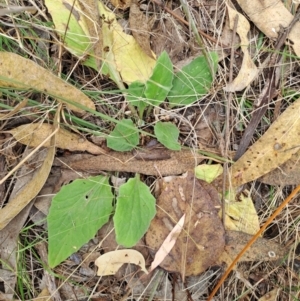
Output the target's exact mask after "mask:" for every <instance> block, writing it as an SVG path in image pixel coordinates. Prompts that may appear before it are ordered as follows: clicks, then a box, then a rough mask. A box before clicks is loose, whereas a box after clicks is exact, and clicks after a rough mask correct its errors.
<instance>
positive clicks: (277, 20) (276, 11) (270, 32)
mask: <svg viewBox="0 0 300 301" xmlns="http://www.w3.org/2000/svg"><path fill="white" fill-rule="evenodd" d="M237 2H238V4H239V5H240V7H241V8H242V10H243V11H244V12H245V13H246V14H247V16H248V17H249V18H250V19H251V21H252V22H253V23H254V24H255V25H256V26H257V27H258V28H259V29H260V30H261V31H262V32H263V33H264V34H265V35H266V36H267V37H269V38H271V39H276V38H277V36H278V32H279V30H280V25H281V26H283V27H287V26H288V25H289V24H290V23H291V21H292V20H293V17H294V16H293V15H292V14H291V13H290V12H289V11H288V9H287V8H286V7H285V6H284V4H283V2H282V1H277V0H252V1H248V0H237ZM299 32H300V22H297V23H296V24H295V25H294V27H293V28H292V30H291V32H290V33H289V35H288V38H287V39H286V41H287V42H288V41H290V44H291V47H292V48H293V49H294V51H295V53H296V55H297V56H300V39H299Z"/></svg>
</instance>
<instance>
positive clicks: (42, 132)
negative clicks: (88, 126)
mask: <svg viewBox="0 0 300 301" xmlns="http://www.w3.org/2000/svg"><path fill="white" fill-rule="evenodd" d="M8 132H9V133H11V134H12V135H13V136H14V138H15V139H16V140H17V141H18V142H20V143H22V144H25V145H28V146H32V147H37V146H38V145H39V144H41V143H42V142H43V141H44V140H45V139H46V138H47V137H49V135H50V134H51V132H52V125H51V124H47V123H42V124H40V123H30V124H25V125H21V126H19V127H17V128H14V129H11V130H10V131H8ZM49 145H50V142H49V141H47V142H46V143H45V144H44V147H49ZM55 146H56V147H59V148H62V149H68V150H70V151H86V152H89V153H91V154H94V155H99V154H103V153H106V151H105V150H104V149H102V148H101V147H99V146H97V145H95V144H93V143H91V142H90V141H88V140H86V139H84V138H83V137H81V136H79V135H78V134H75V133H72V132H69V131H67V130H64V129H62V128H60V129H59V131H58V133H56V145H55Z"/></svg>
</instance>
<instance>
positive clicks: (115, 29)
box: [99, 2, 155, 84]
mask: <svg viewBox="0 0 300 301" xmlns="http://www.w3.org/2000/svg"><path fill="white" fill-rule="evenodd" d="M99 9H100V14H101V15H104V16H105V22H103V24H102V30H103V49H104V51H103V57H104V61H105V62H106V63H107V65H109V68H110V70H111V69H112V68H113V69H114V70H115V71H118V72H119V73H120V75H121V77H122V80H123V81H124V82H126V83H127V84H130V83H132V82H134V81H139V82H145V81H146V80H148V79H149V77H150V76H151V74H152V70H153V68H154V66H155V60H154V59H153V58H151V57H149V56H148V55H147V54H146V53H145V52H144V51H143V50H142V48H141V47H140V46H139V45H138V43H137V42H136V40H135V39H134V37H133V36H131V35H128V34H126V33H124V32H123V28H122V27H121V26H120V24H119V23H118V22H117V20H116V16H115V15H114V14H113V13H112V12H110V11H109V10H108V9H107V8H106V7H105V6H104V5H103V4H102V3H101V2H99Z"/></svg>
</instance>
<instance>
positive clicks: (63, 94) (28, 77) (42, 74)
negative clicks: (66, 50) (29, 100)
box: [0, 52, 95, 114]
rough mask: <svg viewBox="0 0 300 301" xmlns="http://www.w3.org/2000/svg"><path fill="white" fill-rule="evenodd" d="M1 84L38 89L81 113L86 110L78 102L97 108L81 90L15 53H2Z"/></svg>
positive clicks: (90, 107) (0, 56)
mask: <svg viewBox="0 0 300 301" xmlns="http://www.w3.org/2000/svg"><path fill="white" fill-rule="evenodd" d="M0 86H2V87H9V88H17V89H24V90H29V89H33V90H38V91H40V92H42V93H46V94H48V95H51V96H53V97H55V98H56V100H58V101H60V102H63V103H65V104H66V106H67V107H68V108H69V109H70V110H73V111H74V112H77V113H80V114H82V113H84V110H82V109H80V108H78V107H76V103H79V104H81V105H83V106H85V107H87V108H89V109H92V110H95V105H94V103H93V102H92V101H91V100H90V99H89V98H88V97H87V96H86V95H85V94H84V93H82V92H81V91H80V90H78V89H77V88H75V87H73V86H72V85H70V84H68V83H67V82H65V81H64V80H62V79H61V78H59V77H57V76H55V75H54V74H52V73H51V72H49V71H48V70H46V69H44V68H42V67H41V66H39V65H37V64H36V63H34V62H33V61H31V60H29V59H25V58H23V57H21V56H19V55H17V54H15V53H11V52H1V53H0ZM72 102H73V103H75V104H72Z"/></svg>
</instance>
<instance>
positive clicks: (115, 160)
mask: <svg viewBox="0 0 300 301" xmlns="http://www.w3.org/2000/svg"><path fill="white" fill-rule="evenodd" d="M149 152H151V153H152V154H151V159H150V160H149V159H148V160H146V159H142V158H140V157H139V156H135V155H133V154H132V153H130V152H123V153H120V152H109V153H108V154H107V155H98V156H90V155H73V156H69V157H68V158H59V161H61V162H62V163H63V164H61V163H59V162H58V161H56V164H59V165H60V166H62V167H64V168H66V167H67V168H71V169H73V170H76V171H86V172H99V171H100V170H105V171H119V172H134V173H139V174H144V175H152V176H167V175H178V174H182V173H184V172H186V171H187V170H189V169H192V168H194V167H195V166H196V165H197V164H199V163H200V162H201V161H202V160H203V159H204V158H205V157H204V156H203V155H199V154H197V153H193V152H191V151H190V150H182V151H180V152H175V151H170V150H167V149H163V150H161V149H157V150H151V151H149ZM154 153H156V155H157V156H156V157H155V156H154ZM162 154H163V158H168V159H162V160H160V159H159V158H161V156H162Z"/></svg>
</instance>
